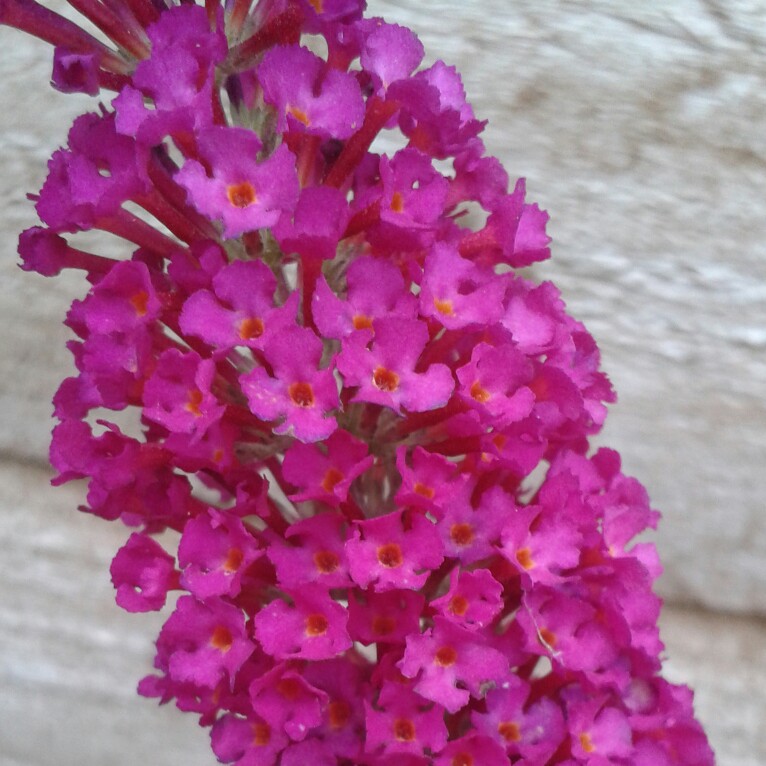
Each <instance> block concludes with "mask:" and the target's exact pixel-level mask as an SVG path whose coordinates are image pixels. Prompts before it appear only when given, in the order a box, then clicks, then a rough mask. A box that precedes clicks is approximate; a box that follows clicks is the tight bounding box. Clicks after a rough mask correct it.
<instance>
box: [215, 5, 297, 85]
mask: <svg viewBox="0 0 766 766" xmlns="http://www.w3.org/2000/svg"><path fill="white" fill-rule="evenodd" d="M302 23H303V14H302V13H301V11H300V9H299V8H298V7H297V6H295V5H291V6H290V7H289V8H288V9H287V10H286V11H283V12H282V13H280V14H279V15H278V16H275V17H274V18H273V19H270V20H269V21H267V22H266V23H265V24H264V25H263V26H262V27H261V28H260V29H259V30H258V31H257V32H256V33H255V34H254V35H252V36H251V37H248V38H247V40H245V41H244V42H241V43H240V44H239V45H235V46H234V47H233V48H232V49H231V50H230V51H229V57H228V59H227V60H226V62H225V63H224V65H223V71H224V72H226V73H228V74H234V73H236V72H243V71H244V70H246V69H250V68H251V67H252V66H254V64H255V60H256V58H257V57H258V55H259V54H261V53H263V51H265V50H266V48H270V47H271V46H273V45H288V44H290V43H297V42H298V41H299V40H300V37H301V24H302Z"/></svg>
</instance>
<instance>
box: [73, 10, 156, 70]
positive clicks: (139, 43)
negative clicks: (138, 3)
mask: <svg viewBox="0 0 766 766" xmlns="http://www.w3.org/2000/svg"><path fill="white" fill-rule="evenodd" d="M67 2H68V3H69V5H71V6H72V8H74V9H75V10H76V11H78V12H79V13H81V14H82V15H83V16H85V18H87V19H89V20H90V21H92V22H93V24H95V25H96V26H97V27H98V28H99V29H100V30H101V31H102V32H103V33H104V34H105V35H106V36H107V37H109V38H111V39H112V40H113V41H114V42H115V43H117V45H119V46H121V47H122V48H124V49H125V50H126V51H128V52H130V53H132V54H133V55H134V56H135V57H136V58H137V59H143V58H146V57H147V56H148V55H149V46H148V45H147V43H146V40H145V39H141V37H136V35H135V33H134V30H133V29H131V27H130V24H129V23H127V20H126V19H124V18H123V19H121V18H119V17H118V16H117V15H116V14H115V13H113V12H112V11H111V10H110V9H109V8H106V7H105V6H104V5H102V4H101V3H99V2H97V0H67Z"/></svg>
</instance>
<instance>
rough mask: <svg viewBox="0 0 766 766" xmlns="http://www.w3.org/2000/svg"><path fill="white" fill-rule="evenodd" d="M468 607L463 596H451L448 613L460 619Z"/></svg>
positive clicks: (466, 600)
mask: <svg viewBox="0 0 766 766" xmlns="http://www.w3.org/2000/svg"><path fill="white" fill-rule="evenodd" d="M468 606H469V604H468V599H467V598H466V597H465V596H460V595H457V596H453V597H452V598H451V599H450V602H449V611H450V612H452V614H454V615H457V616H458V617H462V616H463V615H464V614H465V613H466V612H467V611H468Z"/></svg>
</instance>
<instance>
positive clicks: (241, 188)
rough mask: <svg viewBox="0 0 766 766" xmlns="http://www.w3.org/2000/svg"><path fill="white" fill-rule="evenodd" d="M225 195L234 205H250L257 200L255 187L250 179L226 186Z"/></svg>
mask: <svg viewBox="0 0 766 766" xmlns="http://www.w3.org/2000/svg"><path fill="white" fill-rule="evenodd" d="M226 196H227V197H228V198H229V202H231V204H232V205H234V207H243V208H244V207H250V205H252V204H253V203H255V202H257V201H258V195H257V194H256V193H255V187H254V186H253V185H252V184H251V183H250V181H242V183H239V184H231V185H230V186H227V187H226Z"/></svg>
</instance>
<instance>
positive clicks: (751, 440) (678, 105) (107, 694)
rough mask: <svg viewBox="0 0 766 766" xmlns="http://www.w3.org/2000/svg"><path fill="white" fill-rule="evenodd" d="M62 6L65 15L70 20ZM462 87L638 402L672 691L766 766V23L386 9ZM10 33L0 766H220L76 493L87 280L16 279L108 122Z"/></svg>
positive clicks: (658, 10)
mask: <svg viewBox="0 0 766 766" xmlns="http://www.w3.org/2000/svg"><path fill="white" fill-rule="evenodd" d="M57 7H58V6H57ZM369 12H370V14H371V15H379V16H385V17H386V19H387V20H389V21H395V22H398V23H401V24H405V25H407V26H411V27H412V28H413V29H414V30H415V31H416V32H417V33H418V35H419V36H420V38H421V40H422V41H423V43H424V45H425V47H426V52H427V63H430V62H431V61H433V60H435V59H437V58H442V59H444V60H445V61H446V62H447V63H450V64H456V65H457V66H458V68H459V70H460V71H461V73H462V75H463V79H464V83H465V87H466V90H467V92H468V96H469V99H470V100H471V102H472V104H473V106H474V110H475V112H476V114H477V116H478V117H480V118H482V119H488V120H489V125H488V127H487V129H486V132H485V142H486V143H487V146H488V149H489V151H490V153H492V154H495V155H497V156H498V157H499V158H500V159H501V160H502V161H503V162H504V164H505V165H506V167H507V169H508V171H509V173H510V175H511V176H512V177H516V176H525V177H527V179H528V186H527V188H528V198H529V199H530V200H532V201H537V202H539V203H540V205H541V207H543V208H545V209H547V210H548V211H549V213H550V215H551V223H550V228H549V233H550V234H551V235H552V237H553V259H552V260H551V261H549V262H548V263H545V264H542V265H540V266H538V267H536V268H535V270H534V277H535V278H537V279H551V280H553V281H554V282H555V283H556V284H557V285H558V286H559V287H560V288H561V290H562V291H563V294H564V298H565V300H566V302H567V304H568V306H569V308H570V310H571V312H572V313H573V314H574V315H575V316H576V317H577V318H579V319H580V320H582V321H583V322H585V324H586V325H587V326H588V328H589V330H590V331H591V333H592V334H593V335H594V336H595V337H596V339H597V341H598V343H599V345H600V347H601V349H602V353H603V361H604V367H605V369H606V370H607V371H608V372H609V374H610V376H611V378H612V380H613V383H614V385H615V387H616V389H617V392H618V395H619V403H618V404H617V405H615V406H614V407H613V408H612V411H611V414H610V417H609V419H608V421H607V427H606V429H605V432H604V434H603V437H601V438H600V443H602V444H608V445H609V446H612V447H616V448H617V449H619V450H620V451H621V453H622V455H623V466H624V469H625V471H626V472H628V473H630V474H633V475H635V476H637V477H638V478H639V479H641V481H643V482H644V484H645V485H646V486H647V487H648V489H649V493H650V495H651V497H652V499H653V502H654V505H655V507H657V508H658V509H660V510H661V511H662V512H663V515H664V518H663V522H662V524H661V526H660V530H659V533H658V534H657V535H655V536H654V539H655V541H656V542H657V544H658V547H659V549H660V553H661V556H662V560H663V564H664V566H665V575H664V577H663V579H662V580H661V582H660V591H661V593H662V595H663V596H664V598H665V599H666V604H667V605H666V609H665V612H664V618H663V638H664V640H665V642H666V644H667V657H668V662H667V666H666V672H667V675H668V676H669V677H670V678H671V679H672V680H673V681H676V682H683V683H689V684H690V685H692V686H693V687H694V688H695V689H696V692H697V695H696V703H697V710H698V714H699V716H700V718H701V719H702V721H703V722H704V724H705V725H706V727H707V728H708V731H709V735H710V739H711V743H712V745H713V747H714V748H715V749H716V751H717V752H718V762H719V764H720V766H756V765H757V764H762V763H764V762H766V738H764V737H763V736H762V727H763V722H764V721H766V523H764V500H765V499H766V488H765V487H764V473H766V400H765V399H764V390H765V388H766V355H764V350H766V26H765V25H764V19H765V18H766V4H765V3H763V2H758V1H755V0H719V2H716V0H675V2H672V3H667V2H664V1H663V0H646V2H643V3H627V2H622V1H621V0H561V1H560V2H553V1H552V0H535V1H534V2H533V1H532V0H513V2H508V0H473V1H469V2H466V1H465V0H426V1H425V2H420V3H415V2H412V0H409V1H408V2H405V0H397V1H394V0H386V1H384V0H371V1H370V2H369ZM50 61H51V51H50V49H49V48H48V46H47V45H45V44H43V43H40V42H39V41H36V40H31V39H28V38H26V37H25V36H24V35H22V34H21V33H18V32H16V31H15V30H10V29H5V28H0V104H1V105H2V109H0V142H1V145H2V173H0V226H1V227H2V237H0V251H1V252H0V323H1V325H2V330H3V341H2V354H0V458H1V461H0V472H1V473H2V478H1V479H0V503H1V504H2V514H1V515H0V546H2V547H1V548H0V550H1V553H0V688H2V689H3V694H2V695H0V764H1V765H2V766H48V765H49V764H50V765H51V766H52V765H53V764H58V765H61V766H69V764H72V766H75V764H76V765H77V766H89V765H90V764H96V763H103V762H107V763H109V764H114V766H122V765H123V764H124V765H125V766H128V765H129V764H136V763H140V762H142V761H146V762H149V763H151V764H153V766H164V765H165V764H168V765H170V764H178V763H184V764H186V766H197V764H199V765H200V766H202V764H210V763H212V762H213V756H212V755H211V754H210V753H209V750H208V746H207V741H206V740H207V735H206V732H204V731H202V730H200V729H198V728H197V727H196V726H195V724H194V721H193V720H192V717H191V716H184V715H181V714H179V713H177V712H176V711H175V710H173V709H169V708H166V709H162V710H160V711H158V710H157V709H156V707H155V704H154V702H153V701H147V700H142V699H139V698H136V697H135V695H134V689H135V683H136V681H137V680H138V678H140V677H141V676H142V675H144V674H146V672H148V670H149V667H150V662H151V657H152V648H153V647H152V640H153V637H154V636H155V635H156V632H157V630H158V628H159V625H160V621H159V620H158V619H156V615H153V616H150V617H145V616H134V617H131V616H128V615H125V614H123V613H121V612H120V611H119V610H118V609H117V607H116V606H115V605H114V602H113V592H112V588H111V585H110V583H109V574H108V566H109V561H110V559H111V556H112V555H113V553H114V551H115V550H116V548H117V547H118V546H119V545H120V544H121V543H122V541H123V538H124V537H125V533H124V531H123V530H120V529H118V528H114V529H113V528H111V526H110V525H107V524H105V523H103V522H101V521H99V520H96V519H93V518H90V517H86V516H85V515H81V514H77V513H76V512H75V511H74V509H75V507H76V506H77V504H78V502H79V500H80V492H81V488H78V487H66V488H64V489H58V490H55V491H54V490H51V489H50V488H49V486H48V480H49V478H50V473H49V469H48V468H47V458H46V453H47V443H48V438H49V431H50V428H51V421H50V411H51V407H50V403H49V402H50V399H51V396H52V394H53V391H54V390H55V388H56V386H57V383H58V381H60V380H61V378H62V377H64V376H65V375H67V374H69V370H70V361H69V355H68V352H66V350H65V348H64V343H65V341H66V339H67V334H66V333H65V331H64V328H63V327H62V326H61V324H60V323H61V319H62V318H63V316H64V313H65V311H66V308H67V306H68V305H69V303H70V302H71V300H72V298H73V297H75V296H79V295H81V294H82V292H83V288H84V282H82V281H81V279H80V278H79V277H77V276H71V275H65V276H64V277H63V278H58V279H55V280H44V279H43V278H42V277H37V276H36V275H28V274H23V273H22V272H20V271H19V270H18V268H17V267H16V265H15V264H16V261H17V256H16V253H15V248H16V237H17V234H18V232H19V231H20V230H21V229H23V228H26V227H28V226H31V225H33V224H34V223H35V215H34V210H33V208H32V205H31V203H29V202H28V201H27V200H26V198H25V194H26V193H27V192H34V191H37V190H38V189H39V187H40V186H41V184H42V181H43V180H44V177H45V163H46V161H47V159H48V157H49V155H50V153H51V152H52V151H53V149H55V148H56V147H57V146H58V145H59V144H60V143H61V142H62V141H63V140H64V139H65V135H66V130H67V127H68V125H69V124H70V122H71V120H72V119H73V118H74V117H75V116H76V115H77V114H78V113H80V112H81V111H84V110H85V109H86V108H87V107H88V105H91V108H92V103H91V101H90V99H88V98H87V97H72V96H63V95H61V94H58V93H55V92H53V91H52V90H51V89H50V88H49V87H47V83H48V81H49V79H50Z"/></svg>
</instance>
